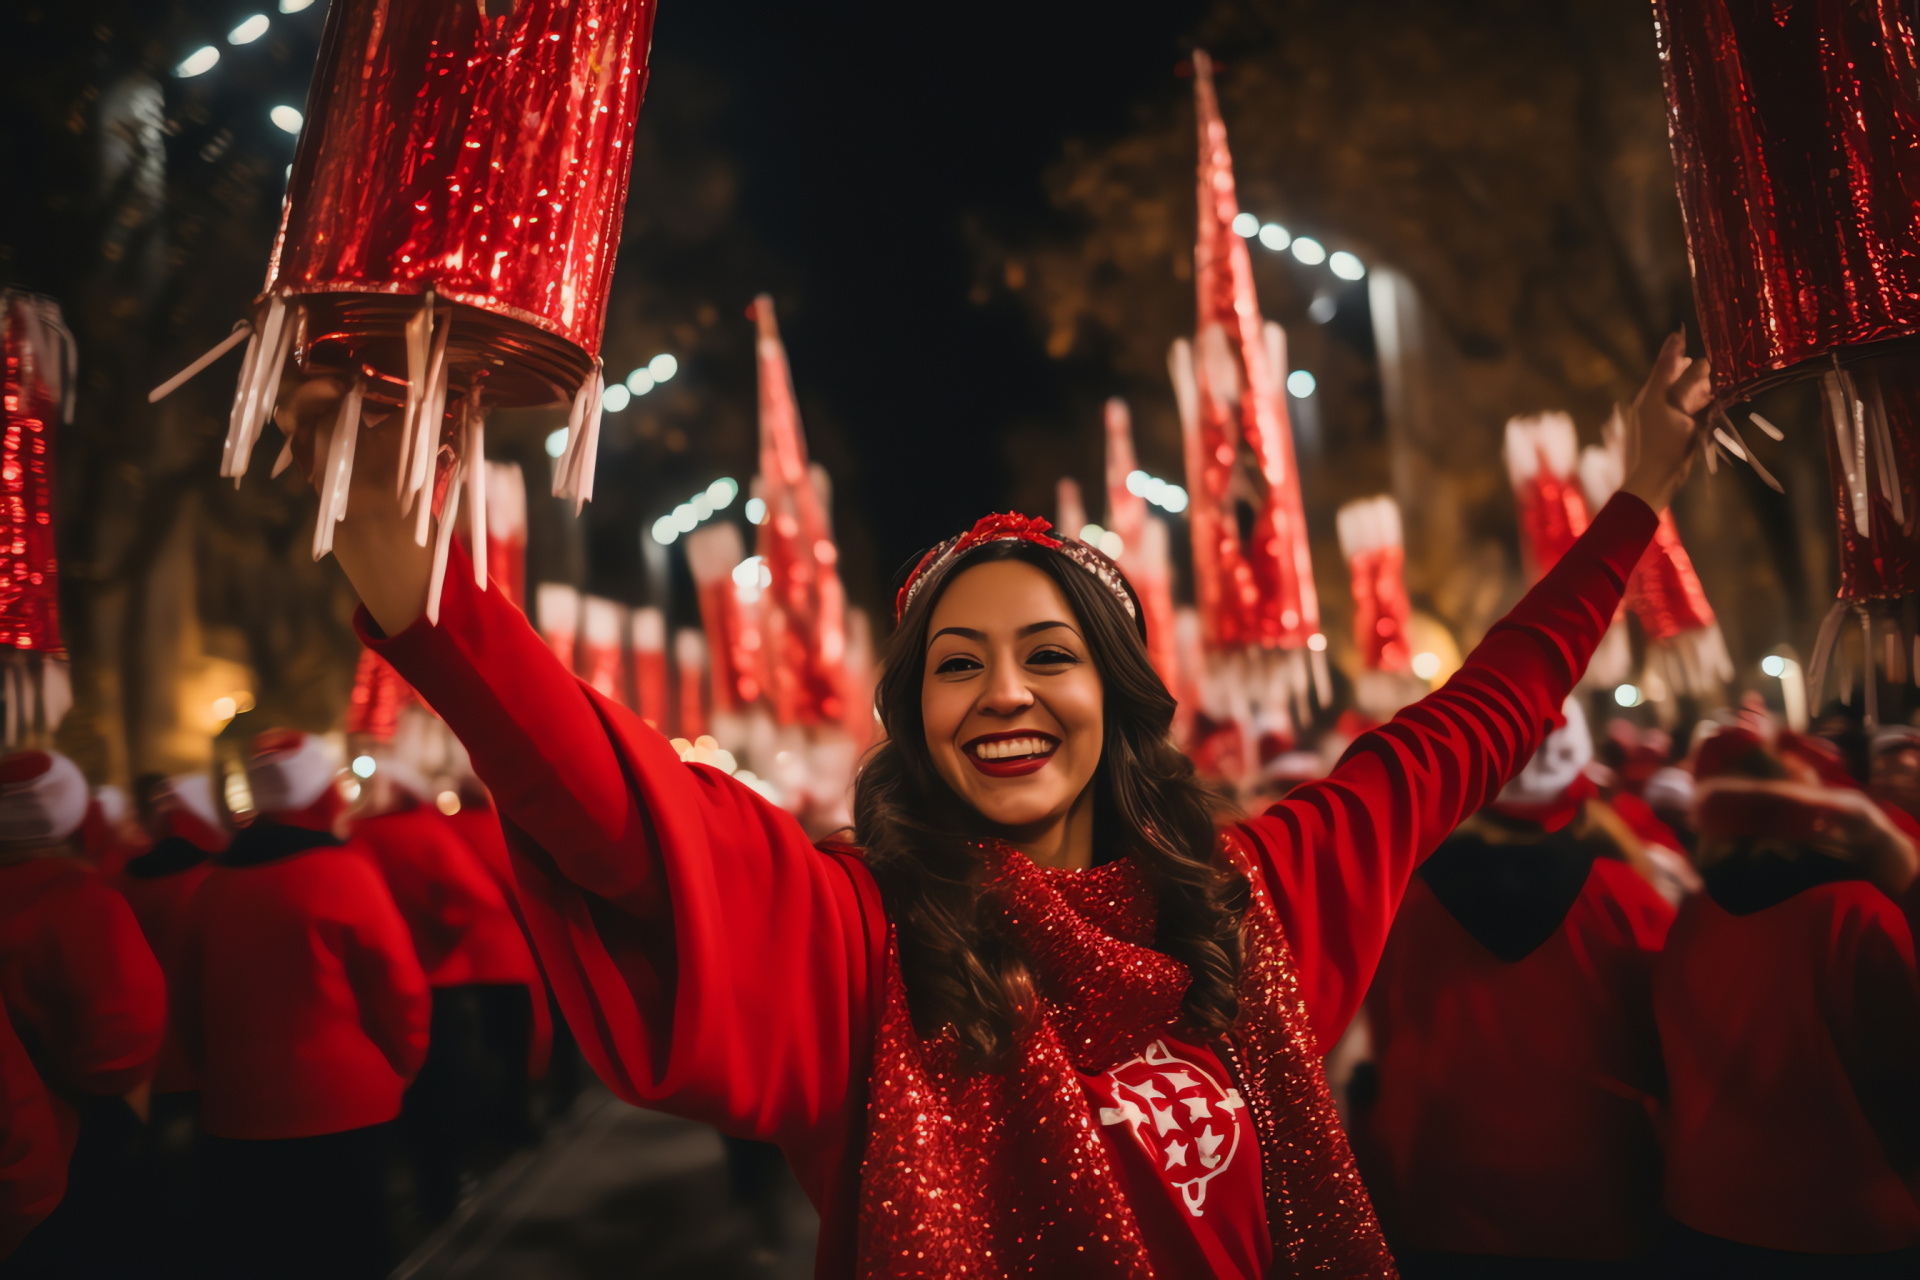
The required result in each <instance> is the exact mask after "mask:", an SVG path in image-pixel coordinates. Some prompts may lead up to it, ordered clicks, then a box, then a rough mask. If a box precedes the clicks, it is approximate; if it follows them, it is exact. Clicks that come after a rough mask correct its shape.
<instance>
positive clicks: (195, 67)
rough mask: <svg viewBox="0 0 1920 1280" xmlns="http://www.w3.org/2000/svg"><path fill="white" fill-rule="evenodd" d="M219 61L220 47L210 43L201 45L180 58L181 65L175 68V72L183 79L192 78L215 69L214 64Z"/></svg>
mask: <svg viewBox="0 0 1920 1280" xmlns="http://www.w3.org/2000/svg"><path fill="white" fill-rule="evenodd" d="M219 61H220V51H219V50H218V49H216V48H214V47H213V46H212V45H210V44H206V45H201V46H200V47H199V48H198V49H195V50H194V51H193V52H192V53H190V54H188V55H187V56H186V57H184V58H182V59H181V60H180V65H179V66H177V67H175V68H174V69H173V74H174V75H176V76H178V77H179V78H180V79H182V80H191V79H193V77H195V76H199V75H205V74H206V73H207V72H209V71H211V70H213V68H214V65H215V64H216V63H218V62H219Z"/></svg>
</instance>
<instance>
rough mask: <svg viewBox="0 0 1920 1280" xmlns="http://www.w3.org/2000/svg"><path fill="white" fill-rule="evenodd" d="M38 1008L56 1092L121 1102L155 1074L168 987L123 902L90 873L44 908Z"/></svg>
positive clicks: (143, 936)
mask: <svg viewBox="0 0 1920 1280" xmlns="http://www.w3.org/2000/svg"><path fill="white" fill-rule="evenodd" d="M48 907H49V909H48V910H47V912H46V927H47V929H48V930H49V933H50V936H49V938H48V943H49V946H48V947H47V948H46V949H45V950H44V951H43V953H42V955H43V959H44V963H45V966H46V971H45V972H43V973H41V974H40V975H38V979H39V981H40V982H41V983H42V984H43V987H44V989H45V990H46V991H47V992H48V998H47V999H46V1001H45V1003H44V1006H43V1007H45V1008H46V1009H47V1010H48V1011H49V1013H50V1014H51V1016H52V1019H53V1026H52V1028H51V1035H50V1037H49V1038H50V1039H51V1040H52V1041H53V1043H52V1044H50V1045H49V1046H48V1050H49V1057H48V1059H47V1061H50V1062H57V1063H58V1064H59V1066H58V1068H57V1072H58V1074H59V1075H60V1076H61V1079H59V1080H57V1081H55V1082H54V1085H55V1087H57V1088H66V1089H73V1090H76V1091H78V1092H80V1093H88V1094H96V1095H99V1096H101V1097H119V1096H120V1095H122V1094H125V1093H128V1092H131V1091H132V1090H133V1089H136V1088H138V1087H139V1086H140V1085H142V1084H144V1083H145V1082H146V1081H147V1080H148V1079H149V1078H151V1077H152V1075H153V1068H154V1065H155V1061H156V1059H157V1058H158V1057H159V1054H160V1041H161V1038H162V1037H163V1036H164V1034H165V1032H166V1026H167V986H166V979H165V978H164V977H162V976H161V973H160V964H159V962H158V961H157V960H155V959H154V957H153V949H152V948H151V947H149V946H148V945H147V939H146V935H145V934H143V933H141V932H140V922H139V921H138V920H135V919H134V916H133V908H131V907H129V906H128V905H127V900H126V899H125V898H122V897H121V896H120V895H119V894H117V893H115V892H114V891H113V890H112V889H110V888H108V887H107V886H106V885H105V884H102V883H101V882H100V881H99V880H97V879H95V878H94V877H93V876H91V875H89V876H87V877H86V878H85V879H84V880H79V881H76V882H75V884H74V886H73V888H72V889H71V890H70V891H68V892H66V893H65V894H63V895H62V897H61V900H60V901H58V902H57V903H49V904H48Z"/></svg>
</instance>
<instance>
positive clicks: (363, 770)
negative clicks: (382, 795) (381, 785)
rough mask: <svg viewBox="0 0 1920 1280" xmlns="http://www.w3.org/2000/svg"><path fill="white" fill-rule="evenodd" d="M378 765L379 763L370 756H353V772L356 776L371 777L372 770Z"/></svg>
mask: <svg viewBox="0 0 1920 1280" xmlns="http://www.w3.org/2000/svg"><path fill="white" fill-rule="evenodd" d="M379 767H380V766H379V764H378V763H377V762H376V761H375V760H374V758H373V757H372V756H355V757H354V758H353V774H354V776H355V777H356V778H371V777H372V776H373V771H374V770H375V769H377V768H379Z"/></svg>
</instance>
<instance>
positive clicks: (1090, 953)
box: [859, 836, 1395, 1280]
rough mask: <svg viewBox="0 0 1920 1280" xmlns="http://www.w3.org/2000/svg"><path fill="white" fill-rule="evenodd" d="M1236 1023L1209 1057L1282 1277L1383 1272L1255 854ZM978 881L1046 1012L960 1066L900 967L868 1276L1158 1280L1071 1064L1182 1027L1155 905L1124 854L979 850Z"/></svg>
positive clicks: (1095, 1060) (892, 998)
mask: <svg viewBox="0 0 1920 1280" xmlns="http://www.w3.org/2000/svg"><path fill="white" fill-rule="evenodd" d="M1222 848H1223V853H1224V854H1225V856H1227V857H1228V858H1230V859H1231V860H1232V861H1233V863H1234V865H1235V866H1236V867H1237V868H1238V869H1239V870H1240V871H1241V872H1242V874H1244V875H1246V876H1247V877H1248V879H1249V881H1250V882H1251V884H1252V885H1253V903H1252V906H1251V909H1250V910H1249V913H1248V917H1247V964H1246V967H1245V969H1244V971H1243V975H1242V979H1241V985H1240V996H1241V1002H1242V1009H1241V1017H1240V1022H1239V1024H1238V1025H1237V1026H1236V1028H1235V1030H1234V1034H1233V1037H1232V1040H1231V1041H1230V1042H1224V1043H1223V1044H1222V1046H1221V1047H1222V1050H1223V1053H1222V1056H1223V1057H1226V1058H1227V1059H1228V1060H1229V1061H1230V1062H1231V1063H1232V1065H1233V1069H1234V1075H1235V1077H1236V1078H1237V1079H1238V1080H1239V1081H1240V1089H1241V1093H1242V1094H1243V1095H1244V1096H1245V1098H1246V1099H1247V1101H1248V1104H1249V1109H1250V1110H1251V1111H1252V1113H1253V1123H1254V1128H1255V1131H1256V1132H1257V1133H1258V1134H1259V1138H1260V1141H1259V1145H1260V1153H1261V1157H1262V1172H1263V1174H1264V1178H1265V1191H1266V1202H1267V1203H1266V1210H1267V1224H1268V1229H1269V1231H1270V1232H1271V1234H1272V1237H1273V1250H1274V1258H1275V1264H1276V1267H1275V1269H1276V1271H1277V1272H1278V1273H1279V1274H1285V1275H1316V1274H1319V1275H1339V1276H1392V1275H1394V1274H1395V1271H1394V1267H1393V1260H1392V1258H1391V1256H1390V1255H1389V1254H1388V1252H1387V1247H1386V1243H1385V1241H1384V1240H1383V1239H1382V1238H1381V1236H1380V1229H1379V1226H1378V1224H1377V1223H1376V1222H1375V1221H1374V1217H1373V1209H1372V1206H1371V1204H1370V1202H1369V1201H1368V1199H1367V1195H1366V1190H1365V1188H1364V1187H1363V1186H1362V1185H1361V1183H1360V1178H1359V1174H1358V1172H1357V1171H1356V1170H1355V1168H1354V1163H1353V1156H1352V1153H1351V1152H1350V1151H1349V1150H1348V1149H1347V1141H1346V1137H1345V1134H1344V1133H1343V1131H1342V1130H1341V1127H1340V1123H1339V1119H1338V1117H1337V1116H1336V1114H1335V1112H1334V1108H1333V1099H1332V1096H1331V1095H1330V1094H1329V1093H1328V1091H1327V1085H1326V1076H1325V1073H1324V1072H1323V1071H1322V1069H1321V1065H1320V1056H1319V1054H1318V1052H1317V1051H1316V1048H1315V1044H1314V1038H1313V1035H1312V1032H1311V1029H1310V1028H1309V1026H1308V1024H1307V1020H1306V1015H1305V1005H1304V1001H1303V1000H1302V998H1301V993H1300V984H1299V978H1298V974H1297V973H1296V971H1295V969H1294V966H1293V959H1292V956H1291V954H1290V953H1289V952H1288V950H1287V944H1286V939H1285V936H1284V934H1283V932H1282V930H1281V928H1280V923H1279V918H1278V916H1277V915H1276V914H1275V912H1274V909H1273V904H1272V901H1271V900H1270V899H1269V898H1268V897H1267V895H1266V891H1265V889H1264V888H1263V887H1262V880H1261V877H1260V875H1259V873H1258V871H1257V869H1256V866H1255V862H1254V859H1253V858H1252V856H1251V855H1250V854H1249V853H1248V852H1247V851H1246V850H1244V849H1242V848H1241V846H1240V845H1239V844H1238V842H1237V841H1236V840H1235V839H1234V838H1233V837H1232V836H1228V837H1225V838H1224V841H1223V846H1222ZM988 868H989V876H990V879H989V881H988V887H989V891H990V892H991V893H993V895H994V897H995V900H996V902H997V903H998V904H999V906H1000V910H1001V919H1002V922H1003V924H1004V926H1005V927H1006V928H1008V929H1009V931H1010V933H1011V936H1013V937H1016V938H1018V939H1019V940H1020V942H1021V943H1022V945H1023V947H1024V948H1025V950H1026V951H1027V952H1028V954H1029V955H1031V956H1032V957H1033V960H1034V964H1035V970H1036V977H1037V978H1038V980H1039V986H1040V1013H1039V1016H1038V1018H1037V1019H1036V1021H1035V1023H1034V1024H1033V1025H1032V1026H1031V1027H1030V1029H1029V1030H1028V1032H1027V1033H1026V1035H1025V1036H1024V1038H1023V1039H1022V1040H1021V1041H1020V1043H1019V1044H1018V1045H1017V1046H1016V1048H1015V1050H1014V1053H1015V1058H1016V1060H1015V1061H1014V1062H1013V1063H1012V1064H1011V1065H1009V1066H1008V1067H1006V1068H1005V1069H1004V1070H1001V1071H977V1070H967V1069H965V1068H964V1067H963V1066H961V1065H960V1063H959V1061H958V1058H957V1053H956V1049H955V1046H954V1045H953V1043H952V1042H951V1041H950V1040H934V1041H926V1040H923V1039H921V1037H920V1036H919V1034H918V1033H917V1032H915V1030H914V1028H913V1023H912V1019H911V1017H910V1016H909V1012H908V1008H907V1001H906V989H905V986H904V984H903V983H902V981H901V978H900V970H899V965H898V962H897V961H892V962H890V963H889V965H888V973H887V979H886V981H887V988H886V1005H885V1009H884V1012H883V1015H882V1019H881V1024H880V1030H879V1043H878V1046H877V1048H876V1056H875V1062H874V1071H873V1077H872V1084H871V1091H872V1093H871V1100H870V1102H869V1106H868V1115H867V1120H868V1126H869V1129H868V1139H867V1150H866V1159H865V1162H864V1164H863V1166H862V1169H861V1193H860V1255H859V1256H860V1270H861V1274H862V1275H868V1276H883V1277H889V1278H890V1280H893V1278H897V1280H908V1278H910V1277H926V1278H928V1280H932V1278H933V1277H949V1276H1008V1277H1011V1276H1052V1275H1116V1276H1137V1277H1146V1276H1151V1275H1153V1274H1154V1271H1153V1269H1152V1265H1151V1263H1150V1261H1149V1259H1148V1256H1147V1251H1146V1245H1145V1243H1144V1241H1143V1240H1142V1238H1141V1233H1140V1227H1139V1224H1138V1223H1137V1222H1136V1221H1135V1219H1134V1209H1133V1206H1132V1205H1131V1204H1130V1203H1129V1201H1128V1199H1127V1198H1126V1196H1125V1194H1124V1193H1123V1191H1122V1189H1121V1182H1120V1179H1119V1178H1118V1177H1117V1175H1116V1173H1115V1170H1114V1167H1113V1165H1112V1162H1111V1158H1110V1156H1109V1154H1108V1152H1107V1149H1106V1147H1105V1145H1104V1144H1103V1142H1102V1141H1101V1138H1100V1136H1099V1134H1098V1133H1097V1132H1096V1131H1095V1129H1094V1127H1093V1122H1092V1117H1091V1116H1090V1115H1089V1114H1088V1109H1087V1103H1086V1099H1085V1096H1084V1093H1083V1091H1082V1089H1081V1086H1080V1083H1079V1080H1078V1077H1077V1076H1076V1074H1075V1071H1076V1069H1078V1070H1080V1071H1098V1070H1103V1069H1105V1068H1107V1067H1111V1066H1114V1065H1116V1064H1118V1063H1119V1062H1120V1061H1122V1060H1123V1059H1125V1058H1126V1057H1127V1056H1128V1055H1130V1054H1132V1053H1135V1052H1137V1051H1138V1050H1140V1049H1142V1048H1144V1047H1146V1045H1147V1044H1148V1043H1149V1042H1150V1041H1151V1040H1153V1039H1154V1037H1155V1036H1156V1035H1160V1034H1165V1033H1166V1032H1168V1031H1169V1030H1170V1029H1172V1028H1173V1027H1174V1026H1175V1025H1176V1024H1177V1023H1178V1021H1179V1017H1180V1001H1181V998H1182V996H1183V995H1184V993H1185V991H1186V986H1187V983H1188V974H1187V970H1186V967H1185V966H1184V965H1181V964H1180V963H1179V962H1178V961H1176V960H1173V959H1172V958H1170V957H1168V956H1166V955H1163V954H1161V953H1159V952H1157V951H1154V950H1153V949H1152V948H1151V947H1149V946H1148V945H1146V943H1147V941H1148V940H1149V939H1150V938H1151V936H1152V927H1153V905H1152V899H1151V896H1150V895H1149V893H1148V891H1147V888H1146V886H1145V884H1144V882H1143V881H1142V880H1141V878H1140V875H1139V873H1138V871H1137V870H1136V869H1134V868H1133V866H1132V864H1131V863H1121V864H1113V865H1112V866H1111V867H1109V868H1099V869H1097V870H1095V871H1092V872H1082V873H1078V874H1077V875H1076V874H1073V873H1061V872H1046V871H1042V870H1041V869H1040V868H1038V867H1036V866H1034V864H1033V863H1032V862H1030V861H1029V860H1027V859H1026V858H1025V857H1023V856H1021V855H1019V854H1017V853H1015V852H1013V851H1012V850H1010V849H1008V848H1006V847H1005V846H997V847H995V848H992V849H990V850H989V851H988Z"/></svg>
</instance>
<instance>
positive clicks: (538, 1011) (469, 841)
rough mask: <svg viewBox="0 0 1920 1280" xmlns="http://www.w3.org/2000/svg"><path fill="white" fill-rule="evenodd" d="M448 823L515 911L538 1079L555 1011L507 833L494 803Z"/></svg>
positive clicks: (548, 1053)
mask: <svg viewBox="0 0 1920 1280" xmlns="http://www.w3.org/2000/svg"><path fill="white" fill-rule="evenodd" d="M447 825H448V826H450V827H452V828H453V832H454V834H455V835H457V836H459V837H460V839H461V840H462V841H463V842H464V843H465V844H466V846H467V848H468V849H470V850H472V851H473V855H474V857H476V858H478V859H479V860H480V865H481V866H482V867H484V868H485V869H486V872H487V874H488V875H489V876H491V877H492V878H493V882H494V884H495V885H497V886H498V887H499V889H500V895H501V897H502V899H503V900H504V901H505V902H506V904H507V909H508V910H509V911H511V912H513V937H512V944H511V945H516V946H517V947H518V949H519V954H522V955H524V956H525V960H524V962H520V961H516V963H523V964H524V972H525V973H526V974H527V977H526V978H525V979H524V981H525V982H526V986H527V999H528V1000H529V1001H530V1002H531V1003H532V1006H533V1034H532V1036H531V1037H530V1038H529V1040H528V1041H527V1074H528V1075H529V1076H532V1077H534V1078H536V1079H537V1078H539V1077H540V1076H543V1075H545V1074H546V1073H547V1064H548V1062H549V1061H550V1060H551V1059H552V1056H553V1011H552V1009H550V1008H549V1007H548V1003H547V999H548V998H547V983H546V979H545V978H543V977H542V976H541V974H540V965H539V962H538V961H537V960H536V959H535V958H534V956H533V952H532V949H531V947H530V945H529V944H528V942H527V934H526V926H525V924H524V923H523V922H522V921H521V919H520V913H519V910H518V908H517V904H516V902H515V900H514V887H513V863H512V858H511V855H509V854H508V853H507V836H506V833H505V832H504V831H502V830H501V829H500V815H499V814H497V813H495V812H494V811H493V809H492V807H491V806H487V807H482V806H480V805H466V806H463V807H462V808H461V810H460V811H459V812H458V813H455V814H453V815H451V816H450V817H448V819H447ZM497 945H499V946H501V947H503V948H504V947H506V946H508V945H509V944H508V943H507V942H505V941H504V940H502V941H501V942H499V943H498V944H497ZM513 981H520V979H513Z"/></svg>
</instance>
